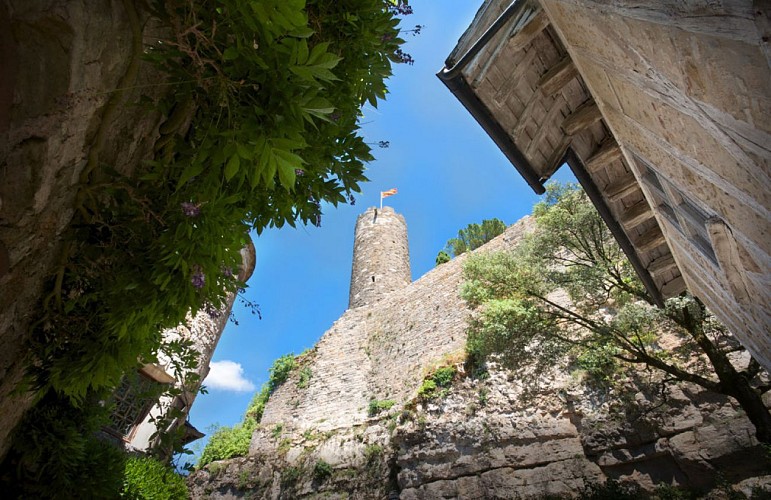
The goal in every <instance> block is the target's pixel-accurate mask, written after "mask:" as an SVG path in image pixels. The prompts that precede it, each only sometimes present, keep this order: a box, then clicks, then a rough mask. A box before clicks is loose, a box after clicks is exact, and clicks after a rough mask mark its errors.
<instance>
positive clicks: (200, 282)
mask: <svg viewBox="0 0 771 500" xmlns="http://www.w3.org/2000/svg"><path fill="white" fill-rule="evenodd" d="M190 283H192V284H193V286H194V287H195V288H197V289H199V290H200V289H201V288H203V286H204V285H205V284H206V275H205V274H204V273H203V271H201V270H200V269H199V270H197V271H195V272H194V273H193V275H192V276H191V277H190Z"/></svg>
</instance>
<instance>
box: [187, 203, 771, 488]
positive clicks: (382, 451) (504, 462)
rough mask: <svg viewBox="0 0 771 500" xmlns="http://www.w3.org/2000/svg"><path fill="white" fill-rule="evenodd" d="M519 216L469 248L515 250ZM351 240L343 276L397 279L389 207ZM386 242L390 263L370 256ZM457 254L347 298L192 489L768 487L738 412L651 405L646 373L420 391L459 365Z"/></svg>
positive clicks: (711, 405) (699, 403)
mask: <svg viewBox="0 0 771 500" xmlns="http://www.w3.org/2000/svg"><path fill="white" fill-rule="evenodd" d="M376 213H377V218H376V217H375V215H376ZM384 214H385V215H386V217H382V216H383V215H384ZM381 217H382V218H381ZM378 223H382V227H378V228H373V227H372V226H373V225H374V224H378ZM532 224H533V223H532V221H531V219H529V218H525V219H523V220H521V221H519V222H518V223H516V224H514V225H513V226H511V227H509V228H508V229H507V230H506V232H505V233H503V234H502V235H500V236H498V237H497V238H495V239H494V240H492V241H491V242H489V243H487V244H486V245H484V246H483V247H481V248H479V249H477V250H475V252H489V251H494V250H506V249H513V248H514V247H515V246H516V245H517V243H518V242H519V241H520V240H521V239H522V237H523V235H524V234H525V233H526V232H527V231H528V230H529V228H531V227H532ZM355 241H356V244H355V247H354V265H353V273H352V274H353V278H352V288H356V287H358V286H370V284H371V283H372V281H371V279H370V280H367V279H363V280H362V279H359V278H366V277H370V276H376V277H378V276H381V275H384V274H387V273H388V269H395V272H396V273H397V275H398V276H399V277H400V279H401V277H402V276H403V274H404V272H405V267H404V265H400V264H399V263H402V262H403V260H402V254H401V252H402V250H401V249H402V248H404V249H406V248H407V241H406V232H405V225H404V221H403V219H402V218H401V216H398V214H395V213H393V211H392V210H391V209H390V208H386V209H384V211H379V210H376V209H375V208H370V209H368V210H367V211H366V212H365V213H364V214H363V215H362V216H361V217H360V218H359V220H358V223H357V226H356V236H355ZM387 245H395V247H394V248H397V249H398V250H397V252H396V253H395V254H394V255H393V256H391V257H395V262H394V260H392V259H391V258H389V256H387V255H384V254H382V253H381V254H378V253H377V252H378V250H377V249H378V248H384V247H385V246H387ZM373 255H377V256H378V258H374V259H373V260H372V261H371V262H367V263H366V266H362V263H361V262H360V263H359V264H357V263H356V261H357V260H360V259H362V258H364V257H367V258H369V257H371V256H373ZM466 258H467V254H464V255H461V256H459V257H457V258H455V259H453V260H451V261H450V262H447V263H445V264H442V265H439V266H438V267H436V268H435V269H433V270H431V271H429V272H428V273H426V274H425V275H424V276H423V277H421V278H420V279H418V280H416V281H414V282H412V283H410V284H406V285H400V286H398V287H396V289H395V290H393V291H391V292H389V293H381V294H377V295H374V294H373V295H372V296H370V298H369V299H367V301H366V302H364V301H361V302H355V307H353V305H354V303H352V307H350V308H349V309H348V310H347V311H346V312H345V313H344V314H343V316H342V317H341V318H340V319H338V320H337V321H336V322H335V323H334V325H332V327H331V328H330V329H329V330H328V331H327V332H326V333H324V335H323V336H322V337H321V340H319V342H318V343H317V344H316V346H315V347H314V348H313V349H312V350H311V351H310V352H309V353H307V354H304V355H303V356H301V357H300V358H299V359H298V363H299V366H298V367H297V368H296V369H295V370H294V371H293V372H292V374H291V375H290V376H289V378H288V379H287V380H286V382H284V383H283V384H282V385H281V386H280V387H278V389H277V390H276V391H275V392H274V393H273V394H272V395H271V396H270V399H269V401H268V403H267V404H266V406H265V410H264V414H263V416H262V420H261V422H260V424H259V425H258V428H257V429H256V430H255V432H254V434H253V436H252V441H251V447H250V452H249V456H247V457H243V458H236V459H231V460H225V461H220V462H213V463H211V464H208V465H207V466H206V467H204V468H203V469H201V470H199V471H197V472H195V473H194V474H192V475H191V476H190V478H189V481H188V484H189V486H190V489H191V495H192V497H193V498H214V499H234V498H253V499H295V498H335V499H343V498H356V499H383V498H402V499H405V500H406V499H420V498H424V499H433V498H461V499H488V498H501V499H510V498H543V497H544V496H546V495H554V496H558V497H560V498H569V497H572V496H575V495H576V494H578V493H579V492H580V491H581V490H582V489H584V488H587V487H588V486H589V485H591V484H597V483H602V482H604V481H606V480H608V479H617V480H622V481H631V482H633V483H635V484H638V485H639V486H640V487H642V488H643V489H648V490H650V489H653V488H654V487H655V485H656V484H661V483H664V484H670V485H677V484H679V485H690V486H694V487H704V488H709V487H711V486H713V485H714V479H715V477H716V476H717V474H718V473H720V474H726V475H728V476H730V477H731V482H732V483H734V485H735V487H736V488H738V489H742V490H743V491H746V492H749V491H750V490H751V489H752V488H753V487H762V488H771V476H768V475H767V474H768V470H770V469H769V468H771V462H768V460H767V459H766V458H764V455H763V452H762V447H760V446H758V443H757V441H756V440H755V438H754V436H753V430H754V429H753V427H752V425H751V424H750V423H749V421H748V420H747V418H746V417H745V416H744V415H743V414H742V413H741V411H739V410H738V408H737V407H736V405H735V403H733V402H732V401H731V400H729V399H728V398H726V397H722V396H718V395H715V394H710V393H707V392H706V391H704V390H701V389H699V388H697V387H695V386H690V385H683V386H678V387H677V388H676V389H673V390H672V391H671V392H670V393H669V394H668V397H667V402H666V405H662V404H660V403H661V401H660V400H658V399H657V398H658V393H657V390H658V389H657V388H658V386H657V385H656V386H655V387H656V388H655V389H654V390H651V388H650V387H644V386H636V385H634V384H630V385H629V386H627V387H624V388H623V390H622V391H620V392H619V393H616V394H604V395H603V394H600V393H595V392H593V391H592V390H591V389H589V388H588V387H587V385H586V384H584V383H581V382H580V381H579V380H577V379H576V378H575V377H574V376H573V375H572V374H570V373H567V372H565V371H562V370H561V369H559V370H555V372H554V373H553V374H552V376H551V377H549V378H548V380H545V381H544V384H545V388H544V390H543V391H542V392H541V393H540V395H539V396H538V397H537V398H536V399H534V400H533V399H531V400H527V399H522V398H521V397H520V396H521V394H522V391H523V389H524V388H523V387H522V385H521V384H520V383H519V382H518V381H517V380H516V379H512V377H511V375H510V374H508V373H506V372H504V371H500V370H496V369H495V368H493V369H491V371H490V376H489V378H487V379H475V378H473V377H463V376H459V377H458V380H456V383H455V384H454V385H453V386H452V388H451V389H450V390H449V391H448V393H447V394H446V395H445V397H443V398H438V399H435V400H431V401H425V400H421V399H419V398H417V393H418V391H419V388H420V387H421V384H422V383H423V381H424V379H425V377H426V376H427V375H429V374H431V373H432V371H433V370H434V369H435V368H436V367H438V366H455V367H456V369H457V370H459V371H460V372H461V373H462V371H463V369H464V368H463V359H464V355H463V354H464V349H465V342H466V327H467V322H468V320H469V317H470V311H469V310H468V308H467V307H466V305H465V303H464V301H463V300H462V299H461V298H460V296H459V290H460V286H461V282H462V269H463V263H464V261H465V260H466ZM364 268H366V274H364V275H363V276H357V270H361V269H364ZM361 283H363V284H364V285H360V284H361ZM374 283H375V284H377V283H378V280H377V279H376V280H375V282H374ZM359 291H360V292H361V291H362V290H359ZM355 295H357V296H359V297H362V296H363V295H362V294H361V293H359V294H352V296H355ZM303 374H304V375H303ZM623 402H626V404H624V403H623Z"/></svg>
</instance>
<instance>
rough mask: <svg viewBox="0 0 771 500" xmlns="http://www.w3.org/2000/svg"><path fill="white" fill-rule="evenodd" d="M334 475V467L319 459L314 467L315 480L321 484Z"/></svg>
mask: <svg viewBox="0 0 771 500" xmlns="http://www.w3.org/2000/svg"><path fill="white" fill-rule="evenodd" d="M331 475H332V465H330V464H329V463H327V462H325V461H324V460H321V459H319V461H318V462H316V465H315V466H314V467H313V479H315V480H316V481H319V482H323V481H325V480H326V479H327V478H329V477H330V476H331Z"/></svg>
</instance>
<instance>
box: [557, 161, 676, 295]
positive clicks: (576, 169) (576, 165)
mask: <svg viewBox="0 0 771 500" xmlns="http://www.w3.org/2000/svg"><path fill="white" fill-rule="evenodd" d="M564 161H565V162H566V163H567V164H568V165H569V166H570V169H571V170H572V171H573V175H575V176H576V179H577V180H578V182H579V183H580V184H581V187H582V188H583V189H584V191H585V192H586V195H587V196H588V197H589V199H590V200H591V201H592V203H593V204H594V206H595V208H596V209H597V211H598V212H599V214H600V217H602V220H604V221H605V224H606V225H607V226H608V229H609V230H610V232H611V234H613V237H614V238H616V241H617V242H618V245H619V246H620V247H621V250H623V251H624V253H625V254H626V256H627V258H628V259H629V262H630V263H631V264H632V267H633V268H634V270H635V272H636V273H637V275H638V276H639V277H640V280H641V281H642V282H643V285H644V286H645V289H646V290H647V291H648V293H649V294H650V296H651V298H652V299H653V302H654V303H655V304H656V305H657V306H658V307H664V297H663V295H662V293H661V290H659V287H658V286H657V285H656V282H655V281H654V279H653V276H652V275H651V273H650V272H649V271H648V268H647V267H645V265H643V263H642V261H641V260H640V256H639V254H638V253H637V250H636V249H635V246H634V244H632V241H631V240H630V239H629V235H628V234H627V232H626V230H624V228H623V227H622V226H621V224H620V223H619V222H618V220H617V219H616V218H615V217H614V216H613V212H611V210H610V207H609V206H608V205H607V203H605V199H604V198H603V197H602V193H601V191H600V189H599V188H598V187H597V185H596V184H595V183H594V181H593V180H592V177H591V175H589V173H588V172H587V170H586V166H585V165H584V162H583V161H582V160H581V158H579V156H578V155H577V154H576V153H575V151H573V149H572V148H568V150H567V152H566V153H565V157H564Z"/></svg>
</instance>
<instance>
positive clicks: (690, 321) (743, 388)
mask: <svg viewBox="0 0 771 500" xmlns="http://www.w3.org/2000/svg"><path fill="white" fill-rule="evenodd" d="M684 312H685V323H686V324H685V325H683V326H686V327H687V329H688V331H689V333H690V334H691V336H692V337H693V339H694V340H695V341H696V342H697V343H698V344H699V347H701V348H702V350H703V351H704V353H705V354H706V355H707V357H708V358H709V360H710V362H711V363H712V366H713V368H714V369H715V374H716V375H717V377H718V379H719V380H720V392H721V393H723V394H725V395H727V396H731V397H732V398H734V399H735V400H736V401H737V402H738V403H739V406H741V407H742V410H744V412H745V413H746V414H747V418H749V419H750V422H752V425H754V426H755V437H757V439H758V441H760V442H761V443H765V444H771V413H769V411H768V408H766V405H765V404H764V403H763V397H762V395H761V394H760V391H758V390H756V389H755V388H753V387H752V386H751V385H750V381H749V380H748V379H747V378H746V377H745V376H744V375H742V374H741V373H739V372H738V371H737V370H736V368H734V366H733V365H732V364H731V362H730V361H729V360H728V357H727V356H726V355H725V353H724V352H723V351H721V350H720V349H719V348H718V347H717V346H715V344H713V343H712V341H711V340H710V339H709V338H708V337H707V335H705V334H704V331H703V330H702V322H701V321H699V320H694V318H692V317H691V315H690V314H688V313H687V311H684Z"/></svg>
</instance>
